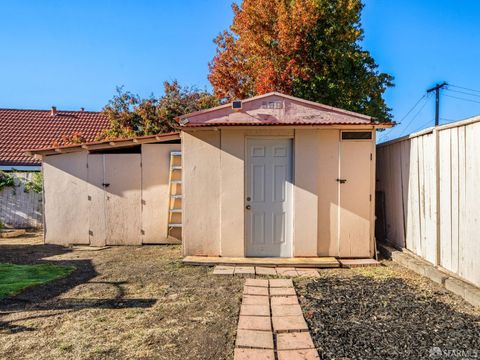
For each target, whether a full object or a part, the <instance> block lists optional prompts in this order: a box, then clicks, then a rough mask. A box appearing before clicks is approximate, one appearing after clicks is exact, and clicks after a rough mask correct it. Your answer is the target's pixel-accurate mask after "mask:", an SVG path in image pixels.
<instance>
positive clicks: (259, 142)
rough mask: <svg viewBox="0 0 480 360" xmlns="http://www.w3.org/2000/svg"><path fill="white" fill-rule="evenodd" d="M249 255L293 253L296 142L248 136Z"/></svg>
mask: <svg viewBox="0 0 480 360" xmlns="http://www.w3.org/2000/svg"><path fill="white" fill-rule="evenodd" d="M246 168H247V169H246V187H247V189H246V197H247V199H246V202H245V204H246V206H247V207H250V209H248V208H247V210H246V243H247V244H246V249H247V251H246V253H247V256H275V257H277V256H280V257H290V256H292V237H293V231H292V229H293V217H292V141H291V140H290V139H283V138H279V139H260V138H259V139H248V141H247V159H246Z"/></svg>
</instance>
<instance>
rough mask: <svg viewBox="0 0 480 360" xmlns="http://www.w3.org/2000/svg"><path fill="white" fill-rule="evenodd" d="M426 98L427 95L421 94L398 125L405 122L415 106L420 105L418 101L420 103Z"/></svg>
mask: <svg viewBox="0 0 480 360" xmlns="http://www.w3.org/2000/svg"><path fill="white" fill-rule="evenodd" d="M426 96H427V94H423V95H422V96H421V97H420V99H418V100H417V102H416V103H415V105H413V106H412V108H411V109H410V110H408V112H407V113H406V114H405V116H404V117H402V119H401V120H400V121H399V123H401V122H402V121H403V120H405V118H406V117H407V116H408V115H410V113H411V112H412V111H413V110H414V109H415V108H416V107H417V105H418V104H419V103H420V101H422V100H423V99H424V98H425V97H426Z"/></svg>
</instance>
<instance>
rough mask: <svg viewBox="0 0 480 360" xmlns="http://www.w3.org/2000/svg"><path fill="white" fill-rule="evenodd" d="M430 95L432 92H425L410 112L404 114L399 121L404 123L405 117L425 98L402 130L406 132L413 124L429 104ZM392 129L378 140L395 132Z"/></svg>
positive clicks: (380, 140)
mask: <svg viewBox="0 0 480 360" xmlns="http://www.w3.org/2000/svg"><path fill="white" fill-rule="evenodd" d="M429 97H430V93H426V94H423V95H422V96H421V97H420V99H418V100H417V102H416V103H415V105H413V106H412V107H411V108H410V110H408V112H407V113H406V114H405V115H404V116H403V118H402V119H401V120H400V121H399V123H402V121H403V120H404V119H406V118H407V117H408V115H410V114H411V113H412V111H413V110H415V108H416V107H417V106H418V104H420V102H421V101H422V100H424V101H425V102H424V103H423V105H422V106H421V107H420V109H419V110H418V112H417V113H416V114H415V115H414V116H413V118H411V119H410V121H409V122H408V123H407V124H406V125H405V127H404V128H403V129H402V132H404V131H405V130H407V129H408V127H409V126H410V125H411V124H412V122H413V121H414V120H415V119H416V118H417V117H418V115H420V113H421V112H422V110H423V109H424V108H425V106H426V105H427V103H428V101H427V100H428V98H429ZM389 130H390V131H389V132H388V133H385V134H383V135H382V136H381V137H380V138H379V139H378V141H379V142H382V140H384V139H387V138H388V137H389V136H390V135H391V134H392V132H394V130H395V128H391V129H389ZM387 131H388V130H387Z"/></svg>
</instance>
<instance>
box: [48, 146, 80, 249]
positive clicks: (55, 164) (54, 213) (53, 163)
mask: <svg viewBox="0 0 480 360" xmlns="http://www.w3.org/2000/svg"><path fill="white" fill-rule="evenodd" d="M43 176H44V192H45V242H46V243H48V244H61V245H66V244H89V238H88V229H89V216H88V214H89V203H88V198H87V191H88V189H87V187H88V182H87V153H86V152H79V153H71V154H62V155H51V156H47V157H46V158H45V159H44V161H43Z"/></svg>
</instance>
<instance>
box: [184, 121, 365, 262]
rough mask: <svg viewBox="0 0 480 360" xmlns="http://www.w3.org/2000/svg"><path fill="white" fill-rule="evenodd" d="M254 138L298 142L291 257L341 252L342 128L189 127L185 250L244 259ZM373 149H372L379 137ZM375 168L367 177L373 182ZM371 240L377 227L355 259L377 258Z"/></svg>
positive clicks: (185, 182)
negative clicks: (249, 147) (248, 161)
mask: <svg viewBox="0 0 480 360" xmlns="http://www.w3.org/2000/svg"><path fill="white" fill-rule="evenodd" d="M249 136H266V137H269V136H283V137H291V138H293V139H294V195H293V198H294V204H293V207H294V240H293V246H294V256H337V255H342V254H339V248H340V246H339V243H338V238H339V232H338V229H339V218H338V216H339V205H338V204H339V191H338V186H339V184H338V182H337V181H336V179H337V177H338V174H339V151H340V150H339V149H340V143H339V139H340V130H339V129H332V128H328V129H312V128H309V129H294V128H289V129H287V128H280V129H279V128H270V129H254V128H253V129H252V128H231V129H229V128H222V129H218V130H196V131H195V130H189V131H184V132H183V133H182V153H183V164H184V165H183V168H184V173H183V174H184V184H185V192H184V215H185V220H184V230H183V241H184V254H185V255H210V256H232V257H243V256H245V193H244V191H245V190H244V189H245V143H246V141H245V139H246V137H249ZM369 146H370V147H369V149H371V151H372V152H373V151H374V139H373V140H372V142H370V145H369ZM372 168H373V166H372ZM370 171H373V170H372V169H368V170H367V171H366V174H364V176H366V177H367V178H368V177H370V180H371V179H373V178H374V177H373V173H371V172H370ZM360 176H361V175H360ZM372 188H373V185H372ZM367 196H368V194H367ZM359 201H365V199H364V200H359ZM366 201H369V200H368V199H366ZM372 209H373V207H372ZM198 214H205V215H204V216H202V215H200V216H199V215H198ZM371 216H372V215H371ZM371 219H372V217H370V219H368V220H367V221H371ZM345 226H347V227H348V224H345ZM372 244H373V232H372V234H371V236H370V238H369V244H367V245H366V249H363V248H362V251H361V252H359V253H358V254H353V255H352V256H353V257H355V256H371V255H373V246H372Z"/></svg>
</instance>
